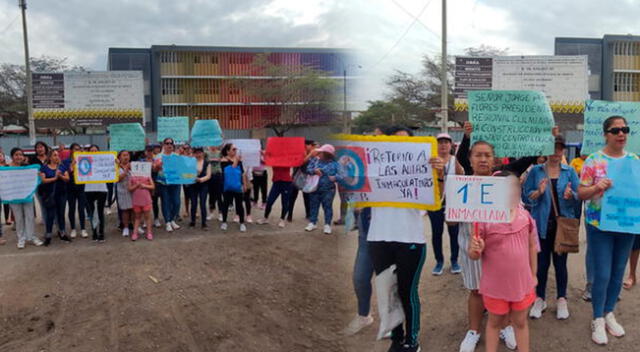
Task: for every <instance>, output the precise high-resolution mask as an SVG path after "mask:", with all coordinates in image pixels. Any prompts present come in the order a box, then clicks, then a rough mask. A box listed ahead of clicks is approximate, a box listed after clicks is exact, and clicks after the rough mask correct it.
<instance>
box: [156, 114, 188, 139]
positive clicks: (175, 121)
mask: <svg viewBox="0 0 640 352" xmlns="http://www.w3.org/2000/svg"><path fill="white" fill-rule="evenodd" d="M165 138H173V140H174V141H175V142H177V143H184V142H187V141H189V117H188V116H176V117H158V142H162V141H164V139H165Z"/></svg>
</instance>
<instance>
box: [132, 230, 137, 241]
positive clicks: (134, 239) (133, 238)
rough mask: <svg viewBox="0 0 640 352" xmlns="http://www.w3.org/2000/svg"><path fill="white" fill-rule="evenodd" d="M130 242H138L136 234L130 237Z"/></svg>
mask: <svg viewBox="0 0 640 352" xmlns="http://www.w3.org/2000/svg"><path fill="white" fill-rule="evenodd" d="M131 240H132V241H137V240H138V234H137V233H135V232H134V233H133V234H132V235H131Z"/></svg>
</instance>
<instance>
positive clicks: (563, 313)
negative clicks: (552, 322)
mask: <svg viewBox="0 0 640 352" xmlns="http://www.w3.org/2000/svg"><path fill="white" fill-rule="evenodd" d="M557 309H558V311H557V312H556V318H558V320H565V319H569V305H568V304H567V299H566V298H564V297H563V298H559V299H558V303H557Z"/></svg>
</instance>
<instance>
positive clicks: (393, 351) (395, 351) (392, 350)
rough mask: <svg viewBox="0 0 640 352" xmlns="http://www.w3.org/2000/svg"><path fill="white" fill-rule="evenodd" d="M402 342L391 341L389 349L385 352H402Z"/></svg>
mask: <svg viewBox="0 0 640 352" xmlns="http://www.w3.org/2000/svg"><path fill="white" fill-rule="evenodd" d="M402 346H403V345H402V342H400V341H391V346H389V349H388V350H387V352H400V351H402V350H401V348H402Z"/></svg>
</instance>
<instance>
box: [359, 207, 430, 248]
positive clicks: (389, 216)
mask: <svg viewBox="0 0 640 352" xmlns="http://www.w3.org/2000/svg"><path fill="white" fill-rule="evenodd" d="M423 214H424V212H423V211H421V210H418V209H405V208H371V225H370V226H369V233H368V234H367V240H368V241H369V242H401V243H426V239H425V235H424V220H423V218H422V216H423Z"/></svg>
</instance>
